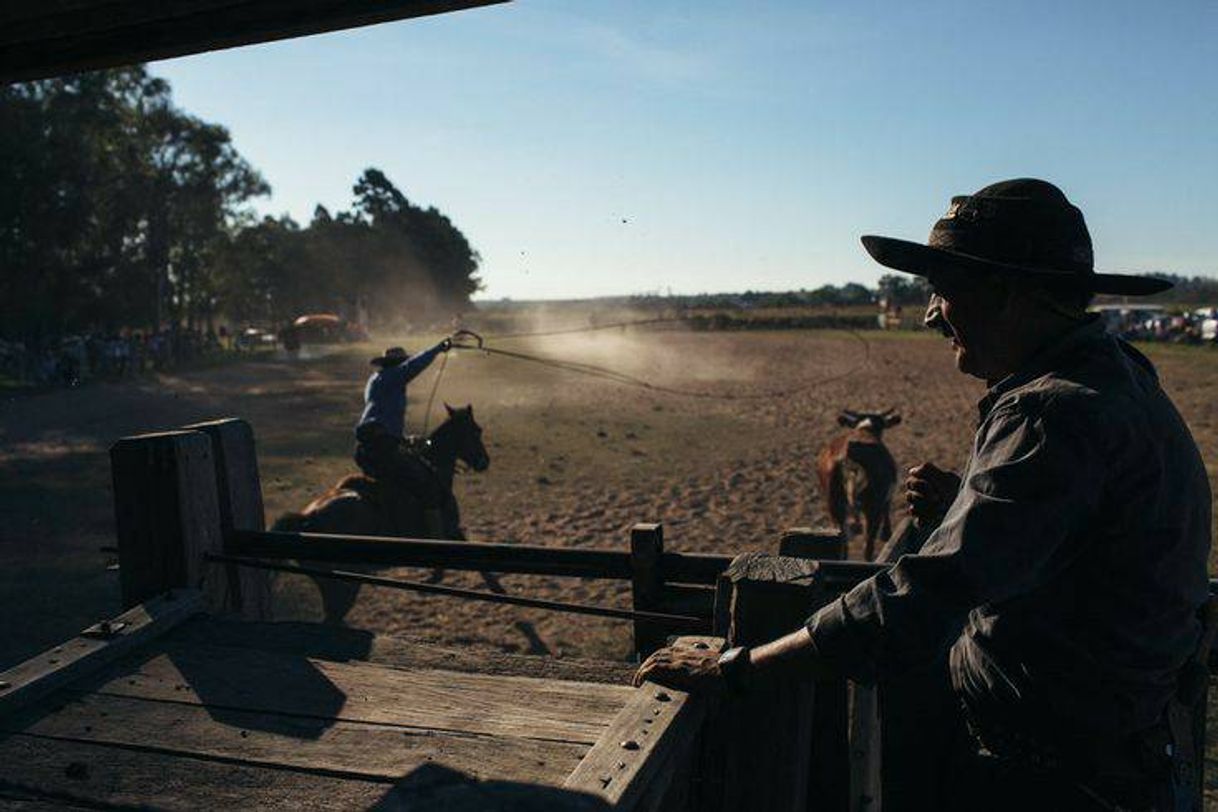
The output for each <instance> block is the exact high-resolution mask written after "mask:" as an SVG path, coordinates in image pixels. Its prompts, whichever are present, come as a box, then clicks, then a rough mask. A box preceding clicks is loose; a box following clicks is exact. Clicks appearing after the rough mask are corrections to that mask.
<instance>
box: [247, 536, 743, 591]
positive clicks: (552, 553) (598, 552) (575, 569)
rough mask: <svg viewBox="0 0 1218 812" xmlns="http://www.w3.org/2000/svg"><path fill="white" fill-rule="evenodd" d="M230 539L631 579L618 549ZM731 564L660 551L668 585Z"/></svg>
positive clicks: (303, 557) (694, 580) (353, 558)
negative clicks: (669, 582)
mask: <svg viewBox="0 0 1218 812" xmlns="http://www.w3.org/2000/svg"><path fill="white" fill-rule="evenodd" d="M231 541H232V544H231V545H230V547H229V551H230V552H231V553H233V554H235V555H244V556H250V557H253V558H291V559H297V560H300V561H324V562H327V563H332V564H378V565H382V566H386V567H445V568H448V569H460V570H465V571H473V572H499V573H519V574H532V575H570V576H574V577H579V578H609V579H615V580H626V579H629V578H630V577H631V569H630V554H629V553H627V552H624V551H622V550H604V549H589V548H580V547H545V546H541V545H536V544H501V543H494V542H484V541H437V540H435V539H409V538H395V537H387V536H353V535H348V534H345V533H285V532H275V531H263V532H258V531H253V530H236V531H234V533H233V538H232V540H231ZM729 563H731V559H729V558H728V557H726V556H721V555H707V554H702V553H664V554H663V555H662V556H661V560H660V570H661V571H662V572H663V573H664V578H665V580H666V581H671V582H674V583H687V584H714V583H715V582H716V579H717V578H718V577H719V575H720V573H722V572H723V570H724V569H726V568H727V565H728V564H729Z"/></svg>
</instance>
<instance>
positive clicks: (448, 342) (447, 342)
mask: <svg viewBox="0 0 1218 812" xmlns="http://www.w3.org/2000/svg"><path fill="white" fill-rule="evenodd" d="M452 348H453V337H452V336H449V337H448V338H446V339H444V340H443V341H441V342H440V352H448V351H449V350H451V349H452Z"/></svg>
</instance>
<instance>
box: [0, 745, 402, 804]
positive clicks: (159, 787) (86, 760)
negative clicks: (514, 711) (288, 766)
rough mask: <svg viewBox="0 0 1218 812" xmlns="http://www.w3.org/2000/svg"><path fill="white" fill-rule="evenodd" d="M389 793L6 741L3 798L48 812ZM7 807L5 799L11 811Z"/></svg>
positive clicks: (150, 756)
mask: <svg viewBox="0 0 1218 812" xmlns="http://www.w3.org/2000/svg"><path fill="white" fill-rule="evenodd" d="M159 738H162V737H158V739H159ZM389 791H390V787H388V786H387V785H386V784H385V783H384V782H381V781H375V782H373V781H364V780H356V779H342V778H333V777H330V776H322V775H313V774H311V773H307V772H301V771H297V770H284V769H278V768H274V769H272V768H267V767H257V766H253V765H246V764H232V763H227V762H221V761H212V760H207V759H195V758H183V757H180V756H174V755H167V754H164V753H153V752H143V751H137V750H126V749H123V748H119V747H111V746H108V745H103V744H94V743H79V742H66V741H53V740H49V739H40V738H35V737H33V736H22V735H13V736H7V737H5V738H3V739H0V793H3V794H0V798H6V797H11V796H13V795H17V794H18V793H21V794H22V795H24V797H27V798H41V799H44V800H45V804H46V805H47V806H48V807H50V808H62V807H63V806H65V805H66V806H68V807H69V808H71V807H72V806H73V805H75V804H79V806H81V807H84V808H90V809H96V808H97V807H98V806H103V807H111V806H120V807H136V808H140V809H164V810H198V809H291V810H302V812H311V810H331V809H367V808H368V807H370V806H373V805H374V804H376V803H377V802H378V801H379V800H381V799H382V798H384V797H385V796H386V794H387V793H388V792H389ZM9 803H10V802H8V801H5V808H6V809H7V808H8V806H9ZM17 808H19V809H20V808H22V807H20V806H18V807H17ZM29 808H30V809H36V808H38V807H36V806H30V807H29Z"/></svg>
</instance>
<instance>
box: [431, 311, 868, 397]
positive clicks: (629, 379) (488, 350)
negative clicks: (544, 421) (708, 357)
mask: <svg viewBox="0 0 1218 812" xmlns="http://www.w3.org/2000/svg"><path fill="white" fill-rule="evenodd" d="M655 321H669V320H668V319H662V320H661V319H655V320H651V321H649V322H623V323H622V324H624V325H625V324H640V323H654V322H655ZM606 326H621V325H606ZM589 329H601V328H599V327H598V328H580V329H579V330H570V331H561V332H586V331H588V330H589ZM847 332H849V333H850V335H851V336H852V337H853V338H854V339H856V340H857V341H859V342H860V343H861V344H862V345H863V358H862V359H861V360H860V361H859V362H858V363H857V364H855V365H854V366H852V367H851V368H850V369H848V370H846V371H845V372H841V373H839V374H836V375H830V376H826V377H823V378H817V379H814V380H811V381H805V382H804V383H802V384H800V385H798V386H794V387H790V388H787V389H782V390H776V391H770V392H752V393H735V394H732V393H716V392H702V391H697V390H691V389H679V388H676V387H671V386H664V385H662V384H656V383H652V382H650V381H646V380H643V379H642V378H636V377H635V376H633V375H628V374H627V373H625V372H619V371H617V370H614V369H609V368H608V367H602V366H597V365H595V364H587V363H583V362H581V361H565V360H561V359H557V358H546V357H544V356H539V355H531V354H529V353H523V352H517V351H514V350H501V349H499V348H497V347H487V346H485V344H484V343H483V342H482V341H481V337H480V336H478V338H479V345H478V346H471V345H468V344H462V343H460V342H454V343H453V349H457V350H469V351H478V352H482V353H485V354H487V355H501V356H504V357H506V358H513V359H516V360H519V361H528V362H531V363H535V364H540V365H542V366H548V367H552V368H555V369H561V370H565V371H567V372H573V373H576V374H581V375H588V376H590V377H594V378H600V379H603V380H607V381H610V382H613V383H617V384H621V385H623V386H633V387H636V388H639V389H646V390H649V391H652V392H659V393H662V394H668V395H678V396H681V397H691V398H703V399H707V400H771V399H775V398H783V397H788V396H790V395H794V394H798V393H799V392H804V391H806V390H808V389H811V388H813V387H816V386H823V385H825V384H828V383H833V382H835V381H838V380H842V379H844V378H848V377H850V376H851V375H854V374H855V373H856V372H858V371H859V370H861V369H863V368H864V367H866V366H867V364H869V363H870V361H871V342H869V341H868V340H867V339H866V338H864V337H863V336H862V334H860V333H859V332H858V331H857V330H848V331H847ZM554 334H557V332H556V333H554ZM472 335H476V334H472ZM525 335H529V334H517V335H516V336H515V337H524V336H525ZM502 337H506V336H501V338H502Z"/></svg>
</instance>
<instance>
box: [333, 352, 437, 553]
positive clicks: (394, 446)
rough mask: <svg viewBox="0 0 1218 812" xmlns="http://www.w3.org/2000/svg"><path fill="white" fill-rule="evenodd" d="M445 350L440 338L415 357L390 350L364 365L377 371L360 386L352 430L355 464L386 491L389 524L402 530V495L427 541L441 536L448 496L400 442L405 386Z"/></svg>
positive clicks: (419, 458)
mask: <svg viewBox="0 0 1218 812" xmlns="http://www.w3.org/2000/svg"><path fill="white" fill-rule="evenodd" d="M451 347H452V339H451V338H445V339H444V340H442V341H440V342H439V343H438V344H436V345H435V346H434V347H431V348H429V349H427V350H424V351H423V352H421V353H419V354H417V355H410V354H409V353H407V352H406V350H404V349H403V348H401V347H390V348H389V349H387V350H385V354H384V355H381V356H379V357H377V358H373V359H372V361H371V362H370V363H371V364H372V365H373V366H374V367H376V368H377V370H376V372H373V373H372V374H371V375H369V376H368V383H367V384H366V385H365V386H364V411H363V413H362V414H361V415H360V419H359V423H358V424H356V427H355V464H356V465H358V466H359V467H360V470H362V471H363V472H364V473H365V474H367V475H368V476H370V477H372V478H373V479H376V480H378V481H379V482H383V483H385V484H386V485H388V486H389V487H388V488H386V489H385V491H384V493H385V494H386V496H387V497H388V499H389V502H390V504H389V505H388V507H389V509H390V511H391V513H392V515H393V518H394V523H395V524H397V525H399V526H403V527H404V526H408V521H404V520H405V519H407V517H404V516H403V515H402V514H403V512H404V508H405V506H404V505H403V504H401V502H400V498H401V496H402V494H403V493H408V494H410V495H411V496H413V497H414V498H415V499H417V500H418V502H419V506H420V507H421V509H422V511H423V525H424V527H425V528H426V530H427V534H428V535H429V536H430V537H432V538H443V537H444V520H443V506H444V504H445V502H446V501H447V499H448V497H449V494H448V493H447V492H446V491H445V489H444V486H443V485H442V483H441V482H440V481H439V478H438V477H437V476H436V474H435V472H434V471H433V470H432V469H431V467H430V466H429V465H428V464H427V462H426V461H425V460H424V459H423V458H422V457H421V456H420V455H419V454H417V453H415V452H414V451H413V450H411V448H410V447H409V446H408V445H407V443H406V440H405V437H404V431H405V425H406V385H407V384H409V383H410V382H411V381H412V380H414V379H415V378H416V377H418V375H419V373H421V372H422V371H423V370H425V369H427V367H428V366H430V365H431V362H432V361H434V360H435V359H436V356H437V355H439V354H440V353H442V352H448V350H449V349H450V348H451Z"/></svg>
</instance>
